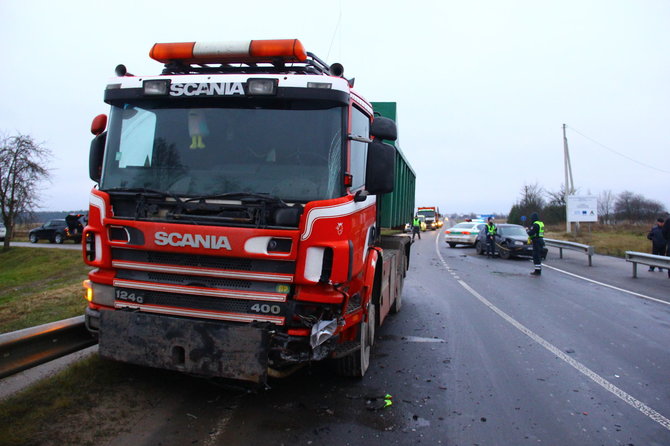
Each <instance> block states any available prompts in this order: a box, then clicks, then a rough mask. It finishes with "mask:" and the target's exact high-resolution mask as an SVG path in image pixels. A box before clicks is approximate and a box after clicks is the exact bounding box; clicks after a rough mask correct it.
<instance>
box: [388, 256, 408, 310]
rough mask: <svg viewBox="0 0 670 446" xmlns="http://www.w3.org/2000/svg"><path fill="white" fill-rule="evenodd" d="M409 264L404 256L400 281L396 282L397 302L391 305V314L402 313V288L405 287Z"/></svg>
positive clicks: (399, 275) (399, 276)
mask: <svg viewBox="0 0 670 446" xmlns="http://www.w3.org/2000/svg"><path fill="white" fill-rule="evenodd" d="M405 262H407V260H406V257H405V256H404V255H403V256H402V263H403V264H402V265H401V266H400V271H399V272H400V274H398V281H397V282H396V283H397V285H396V296H395V300H394V301H393V305H391V313H394V314H395V313H398V312H399V311H400V308H402V288H403V285H404V284H405V271H406V270H407V264H406V263H405Z"/></svg>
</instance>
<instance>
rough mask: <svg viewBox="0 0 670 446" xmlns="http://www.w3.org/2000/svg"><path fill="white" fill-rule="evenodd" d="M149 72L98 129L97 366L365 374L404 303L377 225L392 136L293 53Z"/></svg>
mask: <svg viewBox="0 0 670 446" xmlns="http://www.w3.org/2000/svg"><path fill="white" fill-rule="evenodd" d="M150 56H151V57H152V58H153V59H155V60H157V61H159V62H162V63H163V64H164V69H163V72H162V74H160V75H155V76H133V75H130V74H128V73H127V70H126V68H125V67H123V66H119V67H117V75H118V76H117V77H116V78H114V79H112V80H111V81H110V83H109V84H108V85H107V88H106V90H105V102H107V103H108V104H109V105H110V107H111V111H110V113H109V117H107V116H106V115H102V116H99V117H97V118H96V119H95V120H94V122H93V125H92V132H93V133H94V135H95V138H94V140H93V142H92V144H91V150H90V156H89V160H90V176H91V179H93V180H94V181H95V182H97V183H98V186H97V187H96V188H94V189H93V190H92V192H91V196H90V212H89V221H88V225H87V226H86V228H85V230H84V237H85V240H86V241H85V248H86V249H85V254H84V256H85V261H86V262H87V263H88V264H89V265H91V266H93V267H95V268H96V269H94V270H93V271H92V272H91V273H90V274H89V280H88V281H87V283H86V298H87V300H88V301H89V306H88V308H87V310H86V321H87V326H88V328H89V330H90V331H91V332H93V333H94V334H96V335H97V336H98V337H99V341H100V354H101V355H102V356H104V357H108V358H111V359H116V360H120V361H127V362H132V363H137V364H142V365H149V366H154V367H161V368H168V369H174V370H180V371H184V372H188V373H194V374H200V375H205V376H220V377H226V378H234V379H242V380H248V381H253V382H259V383H261V382H264V381H265V380H266V378H267V375H268V373H270V374H274V375H283V374H286V373H289V372H290V371H292V370H294V369H295V368H296V367H297V366H301V365H304V364H307V363H309V362H310V361H314V360H322V359H327V358H330V359H335V360H337V361H336V362H337V363H338V369H339V370H340V371H341V373H342V374H344V375H350V376H362V375H363V374H364V373H365V371H366V370H367V367H368V364H369V358H370V351H369V349H370V347H371V345H372V342H373V340H374V329H375V327H376V326H378V325H379V324H380V323H381V321H382V320H383V317H384V316H385V313H384V312H382V311H380V310H382V309H384V308H386V309H387V311H386V312H388V308H390V307H391V306H392V304H393V301H394V300H395V293H396V290H395V289H394V290H393V293H392V294H390V295H388V296H387V297H386V301H384V300H383V299H384V297H383V292H382V289H387V288H388V287H386V286H384V284H383V283H382V282H383V281H384V278H383V272H382V268H381V265H383V264H384V262H383V260H384V256H385V254H384V248H383V247H382V243H381V231H380V229H381V228H380V227H379V222H378V219H377V216H378V202H379V201H378V200H377V195H382V194H385V193H389V192H391V191H392V190H393V185H394V163H395V157H396V151H395V149H394V147H393V146H391V145H389V144H387V143H385V142H384V140H388V141H393V140H395V138H396V137H397V133H396V132H397V130H396V127H395V123H394V122H393V121H391V120H389V119H386V118H383V117H379V116H378V117H375V115H374V109H373V107H372V105H371V104H370V103H369V102H368V101H366V100H365V99H364V98H363V97H362V96H360V95H359V94H358V93H357V92H355V90H353V81H352V80H348V79H346V78H345V77H344V75H343V69H342V67H341V66H340V65H339V64H333V65H328V64H326V63H324V62H323V61H321V60H320V59H318V58H317V57H316V56H314V55H313V54H311V53H307V52H305V50H304V48H303V46H302V44H301V43H300V42H299V41H298V40H280V41H251V42H246V43H245V44H241V43H234V44H200V43H196V42H190V43H179V44H156V45H154V47H153V48H152V50H151V52H150ZM391 245H392V246H396V245H395V244H393V243H392V244H391ZM391 245H389V246H391ZM401 245H402V243H401ZM396 248H397V246H396ZM393 249H395V248H391V247H390V248H388V250H387V253H386V258H387V259H389V258H391V257H394V255H392V251H393ZM403 249H405V248H404V245H403ZM408 253H409V251H408V249H407V250H404V251H403V253H402V255H403V256H407V255H408ZM398 259H400V260H402V262H401V263H398V262H399V261H400V260H398V261H395V262H394V264H393V266H392V267H390V268H395V270H394V271H391V272H390V273H389V274H392V275H393V276H395V275H396V274H397V271H400V268H404V267H406V262H405V261H404V260H403V259H404V257H403V258H400V257H398ZM378 261H380V263H379V267H378V266H377V262H378ZM402 274H403V275H404V270H402ZM391 280H392V278H391V277H387V279H386V282H387V284H388V283H390V281H391Z"/></svg>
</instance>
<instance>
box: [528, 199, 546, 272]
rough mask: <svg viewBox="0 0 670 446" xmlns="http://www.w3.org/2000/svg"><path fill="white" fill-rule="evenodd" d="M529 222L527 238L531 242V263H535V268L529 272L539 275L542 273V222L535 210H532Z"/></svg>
mask: <svg viewBox="0 0 670 446" xmlns="http://www.w3.org/2000/svg"><path fill="white" fill-rule="evenodd" d="M530 221H532V222H533V223H532V224H531V226H530V228H528V230H527V231H526V232H527V233H528V238H529V239H530V242H531V243H532V244H533V263H534V264H535V269H534V270H533V272H532V273H531V274H532V275H533V276H539V275H541V274H542V250H543V249H544V223H542V222H541V221H540V217H539V216H538V215H537V212H533V213H532V214H531V216H530Z"/></svg>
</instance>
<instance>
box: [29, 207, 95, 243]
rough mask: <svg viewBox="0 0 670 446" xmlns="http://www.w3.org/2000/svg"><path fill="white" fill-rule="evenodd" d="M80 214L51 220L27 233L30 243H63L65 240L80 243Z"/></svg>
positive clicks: (81, 229)
mask: <svg viewBox="0 0 670 446" xmlns="http://www.w3.org/2000/svg"><path fill="white" fill-rule="evenodd" d="M82 217H83V216H82V215H81V214H76V215H74V214H73V215H68V216H67V217H65V218H64V219H60V218H57V219H53V220H49V221H47V222H46V223H44V224H43V225H42V226H40V227H39V228H35V229H31V230H30V232H29V233H28V240H30V243H37V242H38V241H40V240H48V241H49V242H51V243H59V244H60V243H63V242H64V241H65V240H73V241H74V242H75V243H81V237H82V232H83V230H84V226H83V223H84V222H85V220H84V219H82Z"/></svg>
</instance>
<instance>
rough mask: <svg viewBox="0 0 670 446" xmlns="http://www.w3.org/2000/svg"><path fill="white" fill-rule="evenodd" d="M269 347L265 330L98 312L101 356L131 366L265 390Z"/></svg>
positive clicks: (162, 316) (162, 317)
mask: <svg viewBox="0 0 670 446" xmlns="http://www.w3.org/2000/svg"><path fill="white" fill-rule="evenodd" d="M269 345H270V333H269V330H268V328H266V327H255V326H251V325H229V324H225V323H221V322H214V321H205V320H192V319H182V318H177V317H172V316H164V315H155V314H147V313H138V312H129V311H101V312H100V335H99V352H100V356H102V357H103V358H108V359H114V360H117V361H122V362H129V363H132V364H138V365H144V366H150V367H157V368H162V369H168V370H177V371H180V372H185V373H193V374H196V375H203V376H209V377H219V378H231V379H238V380H243V381H251V382H254V383H257V384H265V382H266V379H267V366H268V351H269Z"/></svg>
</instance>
